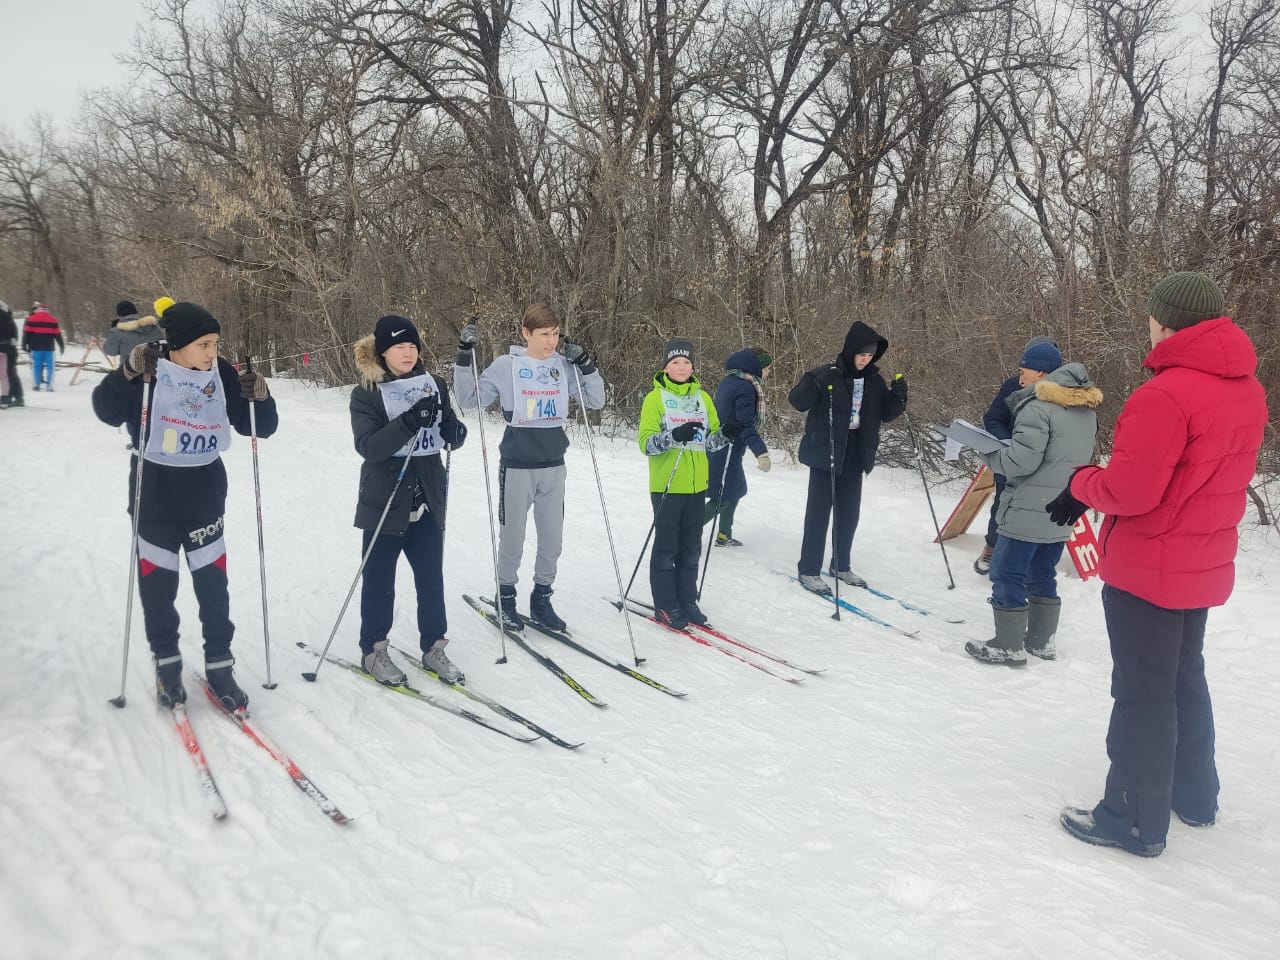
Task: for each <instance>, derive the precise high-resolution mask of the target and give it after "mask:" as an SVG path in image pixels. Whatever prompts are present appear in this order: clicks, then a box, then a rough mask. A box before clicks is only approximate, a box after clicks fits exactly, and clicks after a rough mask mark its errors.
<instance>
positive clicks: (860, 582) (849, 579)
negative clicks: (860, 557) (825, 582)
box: [827, 567, 867, 587]
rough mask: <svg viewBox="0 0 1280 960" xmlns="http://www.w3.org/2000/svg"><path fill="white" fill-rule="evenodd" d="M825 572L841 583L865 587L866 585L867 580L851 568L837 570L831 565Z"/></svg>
mask: <svg viewBox="0 0 1280 960" xmlns="http://www.w3.org/2000/svg"><path fill="white" fill-rule="evenodd" d="M827 573H828V574H829V575H830V576H833V577H835V578H836V579H837V580H839V581H840V582H841V583H847V584H848V585H849V586H851V587H865V586H866V585H867V581H866V580H864V579H862V577H860V576H858V575H857V574H856V573H854V572H853V571H852V570H837V569H836V568H835V567H831V568H829V569H828V570H827Z"/></svg>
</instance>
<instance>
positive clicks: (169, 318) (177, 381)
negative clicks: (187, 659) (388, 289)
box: [93, 303, 279, 710]
mask: <svg viewBox="0 0 1280 960" xmlns="http://www.w3.org/2000/svg"><path fill="white" fill-rule="evenodd" d="M161 328H162V330H163V332H164V337H165V340H164V342H163V343H161V344H157V345H155V346H153V345H149V344H139V345H138V346H135V347H134V348H133V350H131V351H130V352H129V353H128V354H127V355H126V357H125V358H124V361H123V362H122V363H121V364H120V366H119V367H118V368H116V369H115V370H113V371H111V373H109V374H107V375H106V376H105V377H104V378H103V379H102V381H101V382H100V383H99V384H98V386H97V387H95V388H94V391H93V410H94V413H96V414H97V415H98V419H99V420H101V421H103V422H104V423H109V424H111V425H112V426H113V427H114V426H119V425H120V424H122V423H123V424H127V425H128V429H129V436H130V438H131V439H132V441H133V446H134V448H135V453H134V455H133V456H134V459H133V460H132V461H131V464H132V465H131V467H130V471H129V500H128V510H129V513H130V514H132V513H133V504H134V484H135V483H136V482H137V477H138V461H137V456H138V453H137V451H138V450H141V451H142V456H143V459H144V460H145V461H146V464H145V468H144V469H143V472H142V497H141V503H142V506H141V511H140V512H141V515H140V516H138V517H136V518H134V522H135V524H136V525H137V530H138V574H139V578H138V595H139V597H140V598H141V600H142V614H143V620H144V623H145V625H146V632H147V643H148V644H149V645H150V647H151V652H152V654H153V655H154V657H155V661H156V693H157V696H158V697H159V699H160V703H161V705H162V706H169V707H171V706H173V705H175V704H178V703H183V702H185V701H186V699H187V692H186V689H185V688H184V687H183V683H182V654H181V652H180V651H179V649H178V624H179V619H178V611H177V609H176V607H175V606H174V600H175V599H176V598H177V595H178V552H179V550H181V551H183V552H185V553H186V555H187V567H188V569H189V570H190V571H191V583H192V587H193V588H194V589H195V594H196V600H197V601H198V602H199V605H200V622H201V625H202V626H203V629H204V659H205V670H206V673H207V676H208V680H209V686H210V688H211V689H212V690H213V692H214V694H215V695H216V696H217V697H218V698H219V700H221V702H222V705H223V706H224V707H226V708H227V709H228V710H244V709H245V708H246V707H247V706H248V704H249V698H248V697H247V696H246V695H245V692H244V691H243V690H241V689H240V687H239V685H238V684H237V683H236V680H235V676H234V674H233V673H232V667H233V666H234V664H235V659H234V658H233V657H232V656H231V638H232V635H233V634H234V632H235V625H234V624H232V622H231V617H230V598H229V596H228V593H227V551H226V544H225V541H224V539H223V528H224V521H223V514H224V511H225V509H226V501H227V471H226V468H225V467H223V465H222V454H223V452H225V451H226V449H227V447H228V446H230V443H231V436H232V433H231V432H232V430H234V431H235V432H236V433H239V434H242V435H244V436H248V435H249V432H250V420H249V403H250V401H253V402H256V403H257V404H258V409H257V428H258V436H259V437H269V436H271V435H272V434H273V433H275V432H276V426H277V424H278V422H279V421H278V418H277V415H276V402H275V400H274V399H273V398H272V397H270V396H269V395H268V392H267V381H266V379H265V378H264V377H263V376H262V374H260V373H254V372H251V371H248V370H246V371H245V372H243V373H241V374H239V375H238V376H237V374H236V370H235V367H233V366H232V365H231V364H230V363H228V362H227V361H226V360H224V359H222V358H221V357H219V356H218V344H219V334H220V331H221V326H220V324H219V323H218V321H217V320H216V319H215V318H214V317H213V315H212V314H210V313H209V312H208V311H207V310H205V309H204V308H203V307H200V306H197V305H196V304H194V303H177V304H174V305H173V306H172V307H170V308H169V310H168V311H167V312H166V313H165V316H164V320H163V322H162V323H161ZM153 381H154V383H155V386H154V387H153V388H152V390H151V392H150V395H148V391H147V388H146V387H145V386H144V384H146V383H150V382H153ZM145 402H149V403H150V407H149V414H148V423H147V435H146V436H145V437H141V436H139V432H140V425H141V419H142V405H143V403H145Z"/></svg>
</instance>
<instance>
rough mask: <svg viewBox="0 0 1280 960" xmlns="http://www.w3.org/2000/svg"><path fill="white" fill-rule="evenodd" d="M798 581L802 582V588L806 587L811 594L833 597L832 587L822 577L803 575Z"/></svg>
mask: <svg viewBox="0 0 1280 960" xmlns="http://www.w3.org/2000/svg"><path fill="white" fill-rule="evenodd" d="M797 579H799V581H800V586H802V587H804V588H805V589H806V590H808V591H809V592H810V593H816V594H818V596H820V597H829V596H831V587H830V586H829V585H828V584H827V581H825V580H823V579H822V578H821V577H818V576H813V575H806V574H803V573H802V574H800V576H799V577H798V578H797Z"/></svg>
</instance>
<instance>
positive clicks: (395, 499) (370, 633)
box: [351, 314, 467, 686]
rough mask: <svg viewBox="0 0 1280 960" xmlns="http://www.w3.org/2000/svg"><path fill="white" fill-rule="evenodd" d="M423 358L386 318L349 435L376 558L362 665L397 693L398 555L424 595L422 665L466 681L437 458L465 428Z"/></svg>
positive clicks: (363, 369)
mask: <svg viewBox="0 0 1280 960" xmlns="http://www.w3.org/2000/svg"><path fill="white" fill-rule="evenodd" d="M421 350H422V339H421V337H419V336H418V328H417V327H415V326H414V325H413V322H412V321H410V320H407V319H406V318H404V317H401V316H396V315H394V314H392V315H389V316H385V317H383V318H382V319H380V320H379V321H378V323H377V326H376V327H375V328H374V331H373V333H372V334H371V335H370V336H367V337H364V338H363V339H362V340H360V341H359V342H357V343H356V347H355V361H356V369H357V370H358V371H359V373H360V382H359V383H358V384H357V385H356V387H355V389H354V390H352V391H351V431H352V433H353V434H354V435H355V444H356V452H357V453H359V454H360V456H361V457H363V458H364V463H363V464H362V465H361V467H360V492H359V494H358V498H357V501H356V518H355V525H356V526H357V527H359V528H360V529H361V530H363V531H364V538H363V541H362V544H361V550H362V552H365V553H368V555H369V558H368V560H367V561H366V562H365V566H364V579H363V581H362V585H361V589H360V663H361V665H362V666H363V667H364V668H365V670H366V671H367V672H368V673H369V675H370V676H372V677H373V678H374V679H375V680H377V681H378V682H380V683H385V684H388V685H393V686H394V685H396V684H400V683H404V682H405V675H404V671H403V670H401V669H400V668H399V667H398V666H396V664H395V662H394V661H393V660H392V659H391V657H390V655H389V654H388V653H387V646H388V644H389V640H388V637H387V635H388V633H390V631H391V625H392V621H393V617H394V613H395V600H396V564H397V563H398V562H399V560H400V554H401V553H403V554H404V555H405V556H406V557H408V558H409V566H410V567H411V568H412V570H413V582H414V586H415V587H416V588H417V593H418V645H419V647H420V649H421V650H422V665H423V666H424V667H426V668H427V669H428V670H430V671H432V672H434V673H435V674H436V676H438V677H439V678H440V679H441V680H443V681H444V682H445V683H463V682H464V681H465V679H466V678H465V677H464V676H463V673H462V671H461V670H459V669H458V667H457V666H456V665H455V664H454V663H453V661H452V660H450V659H449V657H448V656H447V655H446V654H445V647H446V646H448V644H449V640H448V638H447V637H446V636H445V632H446V630H447V629H448V623H447V621H446V619H445V608H444V524H445V508H446V506H447V499H448V490H447V488H446V483H447V477H446V476H445V470H444V465H443V464H442V463H441V462H440V451H441V450H442V449H444V448H445V447H446V446H448V447H451V448H454V449H456V448H458V447H460V446H462V444H463V442H464V441H465V440H466V438H467V428H466V427H465V426H464V425H463V424H462V423H461V422H460V421H459V420H458V418H457V417H456V416H455V415H454V412H453V407H452V405H451V404H450V403H449V390H448V388H447V387H446V386H445V384H444V381H443V380H441V379H439V378H438V377H433V376H432V375H431V374H430V373H428V372H427V371H426V370H425V369H424V368H423V366H422V362H421ZM405 457H408V458H409V461H408V463H405V459H404V458H405ZM401 470H403V471H404V474H403V478H401ZM384 510H385V511H386V518H385V519H382V518H383V511H384ZM380 520H381V523H382V526H381V529H380V530H379V527H378V524H379V521H380ZM375 530H376V531H378V535H377V539H375V538H374V532H375ZM370 544H372V549H370Z"/></svg>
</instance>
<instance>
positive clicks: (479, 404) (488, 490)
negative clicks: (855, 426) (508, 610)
mask: <svg viewBox="0 0 1280 960" xmlns="http://www.w3.org/2000/svg"><path fill="white" fill-rule="evenodd" d="M471 378H472V382H473V383H474V384H475V388H476V420H477V422H479V424H480V460H481V463H482V466H483V467H484V495H485V497H486V498H487V499H488V501H489V547H490V549H491V550H492V551H493V605H494V607H495V608H496V609H497V611H498V639H499V642H500V643H501V644H502V656H500V657H499V658H498V659H497V660H496V661H495V663H506V662H507V622H506V620H505V618H504V617H503V616H502V584H500V583H499V582H498V536H497V534H496V533H494V529H493V488H492V486H491V485H490V483H489V447H488V445H487V444H486V443H485V441H484V406H485V405H484V401H483V400H482V399H481V398H480V374H479V372H478V371H477V370H476V356H475V347H474V346H472V348H471Z"/></svg>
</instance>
